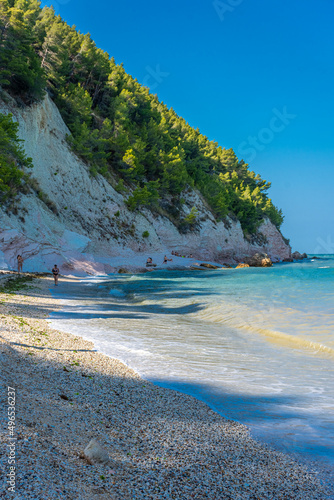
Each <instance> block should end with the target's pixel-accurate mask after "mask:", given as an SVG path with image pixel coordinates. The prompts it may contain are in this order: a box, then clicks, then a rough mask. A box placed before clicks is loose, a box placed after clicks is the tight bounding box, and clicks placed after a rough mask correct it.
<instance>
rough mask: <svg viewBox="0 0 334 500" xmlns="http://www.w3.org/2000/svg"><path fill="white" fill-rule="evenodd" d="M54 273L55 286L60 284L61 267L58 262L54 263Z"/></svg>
mask: <svg viewBox="0 0 334 500" xmlns="http://www.w3.org/2000/svg"><path fill="white" fill-rule="evenodd" d="M52 274H53V277H54V280H55V286H58V277H59V267H57V264H55V265H54V268H53V269H52Z"/></svg>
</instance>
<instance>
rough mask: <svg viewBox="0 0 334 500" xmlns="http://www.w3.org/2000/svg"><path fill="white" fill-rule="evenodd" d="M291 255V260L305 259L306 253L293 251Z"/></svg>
mask: <svg viewBox="0 0 334 500" xmlns="http://www.w3.org/2000/svg"><path fill="white" fill-rule="evenodd" d="M291 257H292V258H293V260H303V259H307V254H306V253H299V252H293V254H292V255H291Z"/></svg>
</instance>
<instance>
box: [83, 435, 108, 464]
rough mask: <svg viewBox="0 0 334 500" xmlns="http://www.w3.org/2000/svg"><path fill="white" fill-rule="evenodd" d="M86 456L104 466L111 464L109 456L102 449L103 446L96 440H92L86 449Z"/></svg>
mask: <svg viewBox="0 0 334 500" xmlns="http://www.w3.org/2000/svg"><path fill="white" fill-rule="evenodd" d="M84 456H85V458H87V459H88V460H90V461H91V462H93V463H94V462H98V463H102V464H106V463H107V462H109V455H108V453H107V452H106V450H104V449H103V448H102V446H101V445H100V444H99V443H98V442H97V441H96V439H92V440H91V441H90V442H89V443H88V445H87V446H86V448H85V449H84Z"/></svg>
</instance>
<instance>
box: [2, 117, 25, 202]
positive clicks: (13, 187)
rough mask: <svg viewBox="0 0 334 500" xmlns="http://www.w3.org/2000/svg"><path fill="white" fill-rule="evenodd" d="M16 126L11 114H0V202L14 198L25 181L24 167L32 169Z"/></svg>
mask: <svg viewBox="0 0 334 500" xmlns="http://www.w3.org/2000/svg"><path fill="white" fill-rule="evenodd" d="M17 133H18V124H17V123H16V122H14V121H13V117H12V115H11V114H9V115H3V114H2V113H0V201H1V202H2V203H3V202H5V201H6V200H8V199H10V198H14V197H15V196H16V195H17V193H18V191H20V190H21V189H22V187H23V183H24V182H25V180H26V179H27V174H26V173H25V172H24V170H23V169H24V167H26V168H30V167H32V160H31V158H27V157H26V154H25V152H24V149H23V146H22V144H21V143H22V141H21V140H20V139H19V138H18V135H17Z"/></svg>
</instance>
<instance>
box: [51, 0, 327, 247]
mask: <svg viewBox="0 0 334 500" xmlns="http://www.w3.org/2000/svg"><path fill="white" fill-rule="evenodd" d="M51 4H52V5H54V7H55V9H56V12H57V13H58V14H60V15H61V16H62V17H63V19H65V21H67V22H68V23H69V24H71V25H72V24H74V25H76V26H77V28H78V29H79V30H80V31H81V32H83V33H86V32H89V33H90V34H91V35H92V38H93V39H94V40H95V42H96V44H97V46H98V47H100V48H102V49H104V50H106V51H107V52H108V53H109V54H110V55H112V56H114V57H115V60H116V62H117V63H121V62H123V64H124V68H125V70H126V71H127V72H128V73H130V74H131V75H132V76H134V77H136V78H137V79H138V80H139V82H140V83H144V84H146V85H147V86H149V87H150V88H151V89H152V91H153V92H154V93H157V94H158V96H159V99H160V100H162V101H163V102H164V103H166V104H167V105H168V106H169V107H173V108H174V110H175V111H176V112H177V113H178V114H179V115H181V116H182V117H184V118H185V119H186V120H187V121H188V122H189V123H190V125H192V126H194V127H196V128H197V127H198V128H199V129H200V131H201V132H202V133H204V134H205V135H207V136H208V137H209V139H213V140H216V141H217V142H219V144H220V145H222V146H225V147H226V148H230V147H232V148H233V149H234V150H235V151H236V153H237V154H238V156H239V157H240V158H241V157H243V158H244V159H245V160H246V161H247V162H249V164H250V167H251V169H252V170H254V171H255V172H256V173H260V174H261V176H262V177H263V178H264V179H266V180H268V181H271V182H272V188H271V190H270V196H271V198H272V199H273V201H274V203H275V204H276V205H277V206H279V207H280V208H282V210H283V212H284V214H285V222H284V225H283V227H282V232H283V234H284V235H285V236H286V237H288V238H290V239H291V243H292V246H293V248H294V249H298V250H300V251H306V252H310V253H312V252H315V251H316V250H317V251H318V252H319V253H329V252H332V253H334V195H333V188H334V126H333V117H334V98H333V89H334V64H333V63H334V57H333V56H334V35H333V20H334V1H333V0H317V1H315V0H270V1H266V0H221V1H217V0H216V1H211V0H210V1H206V0H181V1H180V0H179V1H177V0H168V1H156V0H155V1H153V0H146V1H145V2H136V1H134V0H131V1H130V0H123V1H122V2H120V1H115V0H98V1H95V2H92V1H88V0H57V1H56V0H54V1H51V0H47V1H43V2H42V5H51Z"/></svg>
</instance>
